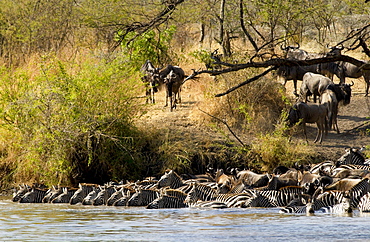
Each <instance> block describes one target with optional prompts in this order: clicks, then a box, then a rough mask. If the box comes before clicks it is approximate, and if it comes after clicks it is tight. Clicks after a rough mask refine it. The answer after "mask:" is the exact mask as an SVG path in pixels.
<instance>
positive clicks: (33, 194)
mask: <svg viewBox="0 0 370 242" xmlns="http://www.w3.org/2000/svg"><path fill="white" fill-rule="evenodd" d="M47 191H48V189H40V188H32V190H31V191H29V192H27V193H26V194H24V196H23V197H22V198H21V199H20V200H19V202H20V203H42V199H43V198H44V197H45V195H46V193H47Z"/></svg>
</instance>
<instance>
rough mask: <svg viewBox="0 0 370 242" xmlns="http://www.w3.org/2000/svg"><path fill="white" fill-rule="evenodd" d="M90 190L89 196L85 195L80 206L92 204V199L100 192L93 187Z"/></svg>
mask: <svg viewBox="0 0 370 242" xmlns="http://www.w3.org/2000/svg"><path fill="white" fill-rule="evenodd" d="M92 189H93V190H92V191H91V192H89V194H87V195H86V197H84V199H83V200H82V205H92V204H93V201H94V199H95V198H96V196H97V195H98V193H99V192H100V187H93V188H92Z"/></svg>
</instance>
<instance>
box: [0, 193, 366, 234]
mask: <svg viewBox="0 0 370 242" xmlns="http://www.w3.org/2000/svg"><path fill="white" fill-rule="evenodd" d="M0 211H1V215H2V216H0V228H1V229H0V230H1V231H0V232H1V233H0V240H1V241H51V240H53V241H248V240H250V239H255V240H259V241H260V240H264V241H276V240H282V239H283V240H288V241H292V240H293V241H294V240H299V241H312V240H319V241H323V240H347V239H354V240H368V239H370V234H369V233H368V232H367V227H368V226H367V224H368V223H369V221H370V220H369V218H368V216H370V215H369V214H360V213H358V212H357V211H356V212H355V213H354V214H353V215H351V216H339V215H330V214H320V213H317V214H315V215H313V216H306V215H305V214H303V215H292V214H279V209H278V208H272V209H191V208H184V209H163V210H147V209H144V208H123V207H107V206H100V207H95V206H82V205H67V204H18V203H12V202H11V201H10V200H9V199H8V200H0Z"/></svg>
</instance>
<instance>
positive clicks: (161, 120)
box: [140, 76, 370, 160]
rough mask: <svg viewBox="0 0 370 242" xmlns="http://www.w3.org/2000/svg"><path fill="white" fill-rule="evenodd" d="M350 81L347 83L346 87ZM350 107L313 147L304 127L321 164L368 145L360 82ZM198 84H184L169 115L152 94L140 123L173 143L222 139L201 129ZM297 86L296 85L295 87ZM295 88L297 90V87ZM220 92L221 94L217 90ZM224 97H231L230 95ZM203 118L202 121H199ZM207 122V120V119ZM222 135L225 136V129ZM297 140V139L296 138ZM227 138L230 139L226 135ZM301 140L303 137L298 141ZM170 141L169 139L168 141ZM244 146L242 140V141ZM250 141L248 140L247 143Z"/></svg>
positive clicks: (368, 101) (311, 132)
mask: <svg viewBox="0 0 370 242" xmlns="http://www.w3.org/2000/svg"><path fill="white" fill-rule="evenodd" d="M202 78H204V79H205V80H206V81H211V78H209V77H203V76H202V77H201V79H202ZM351 81H352V80H347V83H350V82H351ZM353 81H354V83H355V84H354V86H353V87H352V99H351V103H350V104H349V105H347V106H341V107H340V108H339V114H338V126H339V129H340V131H341V133H340V134H337V133H336V132H335V131H330V132H329V134H328V136H327V137H324V140H323V142H322V144H314V143H313V140H314V139H315V136H316V132H317V129H316V125H315V124H312V125H310V124H308V128H307V135H308V140H309V144H310V145H312V148H313V149H314V150H315V151H316V152H317V153H318V154H319V155H320V157H322V158H323V159H325V160H336V159H338V158H339V157H340V156H341V155H342V154H343V153H344V149H345V148H348V147H353V148H360V147H363V146H365V145H369V144H370V134H369V132H370V131H369V132H367V130H370V121H369V119H368V118H369V117H370V97H364V94H365V83H364V80H363V79H353ZM201 83H205V82H204V81H203V80H202V81H197V82H195V81H192V80H190V81H188V82H186V83H185V84H184V86H183V89H182V94H181V95H182V103H181V104H179V105H178V106H177V108H176V109H175V110H174V111H173V112H170V110H169V108H168V107H164V103H165V99H164V96H165V93H164V91H160V92H159V93H157V94H156V104H154V105H152V106H151V107H150V108H149V110H148V113H147V114H146V115H145V116H144V117H143V118H142V119H141V121H140V123H141V124H142V125H145V126H148V125H150V126H152V127H157V128H158V127H161V128H163V129H165V130H167V131H168V133H171V134H177V136H176V138H175V139H179V141H180V140H182V141H184V142H191V143H192V144H197V143H198V142H199V143H202V142H204V140H206V139H207V140H211V141H213V142H217V141H218V140H223V139H224V138H225V137H224V136H223V135H221V134H220V133H218V132H216V131H215V130H212V129H211V128H210V127H209V126H207V125H205V124H204V122H203V120H204V118H206V117H207V115H206V114H204V113H202V112H201V111H200V110H199V108H198V107H200V106H201V105H202V102H203V91H204V89H205V88H206V85H202V84H201ZM299 85H300V83H298V86H299ZM286 88H287V93H288V94H289V93H292V83H291V82H288V83H287V86H286ZM298 88H299V87H298ZM220 91H221V92H222V91H224V90H220ZM228 95H233V94H232V93H230V94H228ZM202 117H203V118H202ZM207 118H208V117H207ZM225 130H226V133H228V131H227V129H225ZM298 137H299V135H298ZM229 138H233V136H232V135H231V134H230V133H229ZM301 138H303V137H301ZM172 139H173V138H172ZM242 139H243V141H244V142H245V143H248V140H246V139H247V138H246V137H243V138H242ZM250 140H251V139H249V141H250Z"/></svg>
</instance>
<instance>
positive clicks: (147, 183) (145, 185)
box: [135, 180, 158, 189]
mask: <svg viewBox="0 0 370 242" xmlns="http://www.w3.org/2000/svg"><path fill="white" fill-rule="evenodd" d="M135 186H140V187H141V189H151V188H156V187H157V186H158V181H155V180H143V181H137V182H135Z"/></svg>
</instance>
